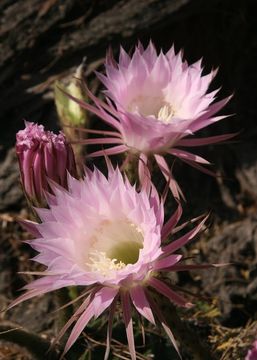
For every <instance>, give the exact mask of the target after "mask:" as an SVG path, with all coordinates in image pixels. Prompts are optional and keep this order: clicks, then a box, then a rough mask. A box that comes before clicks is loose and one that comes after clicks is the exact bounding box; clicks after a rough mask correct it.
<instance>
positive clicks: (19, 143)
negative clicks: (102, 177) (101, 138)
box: [16, 121, 77, 206]
mask: <svg viewBox="0 0 257 360" xmlns="http://www.w3.org/2000/svg"><path fill="white" fill-rule="evenodd" d="M16 153H17V157H18V161H19V166H20V173H21V181H22V185H23V188H24V191H25V193H26V195H27V197H28V199H29V201H30V202H31V203H32V204H33V205H36V206H42V205H43V204H44V203H45V191H50V186H49V180H53V181H55V182H56V183H57V184H59V185H61V186H62V187H64V188H67V171H68V172H69V173H70V174H71V175H73V176H74V177H76V176H77V175H76V174H77V172H76V164H75V158H74V154H73V150H72V147H71V145H70V144H68V142H67V141H66V138H65V135H64V134H63V133H61V132H60V133H59V134H58V135H56V134H54V133H53V132H51V131H45V130H44V126H43V125H37V124H34V123H32V122H27V121H26V122H25V129H24V130H20V131H19V132H18V133H17V134H16Z"/></svg>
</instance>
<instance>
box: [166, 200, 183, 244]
mask: <svg viewBox="0 0 257 360" xmlns="http://www.w3.org/2000/svg"><path fill="white" fill-rule="evenodd" d="M182 211H183V210H182V206H181V205H180V204H179V205H178V207H177V210H176V211H175V213H174V214H173V215H172V216H171V217H170V218H169V220H168V221H167V222H166V223H165V224H164V226H163V228H162V234H161V236H162V240H165V239H166V238H167V237H168V236H169V235H170V233H171V232H172V230H173V228H174V227H175V226H176V225H177V223H178V222H179V220H180V218H181V216H182Z"/></svg>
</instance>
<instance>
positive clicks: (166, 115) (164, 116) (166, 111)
mask: <svg viewBox="0 0 257 360" xmlns="http://www.w3.org/2000/svg"><path fill="white" fill-rule="evenodd" d="M174 114H175V111H174V110H173V108H172V106H171V105H170V104H167V105H164V106H162V107H161V108H160V110H159V112H158V120H161V121H162V122H164V123H165V124H168V123H170V121H171V119H172V117H173V116H174Z"/></svg>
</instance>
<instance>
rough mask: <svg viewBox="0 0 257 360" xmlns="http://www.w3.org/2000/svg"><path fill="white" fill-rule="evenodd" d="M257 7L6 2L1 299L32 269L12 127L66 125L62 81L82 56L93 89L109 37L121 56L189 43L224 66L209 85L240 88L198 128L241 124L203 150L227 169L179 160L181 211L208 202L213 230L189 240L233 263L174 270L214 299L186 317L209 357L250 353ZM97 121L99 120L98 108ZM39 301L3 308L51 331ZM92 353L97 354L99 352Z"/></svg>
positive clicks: (163, 0)
mask: <svg viewBox="0 0 257 360" xmlns="http://www.w3.org/2000/svg"><path fill="white" fill-rule="evenodd" d="M256 14H257V6H256V0H208V1H206V0H116V1H115V0H109V1H104V0H44V1H43V0H18V1H17V0H16V1H15V0H1V1H0V92H1V96H0V110H1V111H0V212H1V214H0V215H1V217H0V232H1V236H0V295H1V297H0V299H1V301H2V302H3V304H5V303H8V301H9V300H10V299H11V298H13V297H14V296H16V295H17V293H15V291H16V290H17V288H18V285H20V286H21V285H23V284H24V276H23V277H22V276H20V277H19V276H18V275H15V276H14V274H16V271H17V270H20V268H21V267H22V268H24V267H25V268H26V266H27V265H26V264H27V263H26V261H27V260H28V258H29V254H27V255H26V248H25V247H22V252H21V247H20V244H19V241H18V240H19V239H20V238H22V236H23V235H21V233H20V231H21V230H20V229H19V227H18V225H17V224H16V221H15V219H16V216H18V215H22V214H23V213H24V211H25V210H24V209H25V200H24V196H23V194H22V191H21V188H20V185H19V172H18V164H17V160H16V157H15V153H14V149H13V147H14V144H15V134H16V132H17V131H18V130H19V129H21V128H23V127H24V124H23V120H24V119H26V120H28V121H33V122H38V123H41V124H43V125H45V126H46V128H47V129H49V130H57V129H59V126H60V125H59V122H58V116H57V112H56V108H55V104H54V92H53V89H54V84H55V82H56V81H57V80H59V81H65V80H67V79H69V78H70V77H71V76H72V75H73V74H74V71H75V70H76V68H77V67H78V66H79V65H80V64H81V62H82V60H83V59H85V58H86V66H85V71H84V78H85V80H86V82H87V84H88V86H89V88H90V89H91V90H92V91H93V92H94V93H95V94H99V93H100V91H101V89H102V87H101V84H100V83H99V81H98V80H97V79H96V77H95V74H94V71H95V70H98V71H102V69H103V61H104V57H105V54H106V51H107V50H108V48H109V47H111V48H112V49H113V51H114V55H117V54H118V51H119V47H120V45H122V46H123V47H124V48H125V49H126V50H127V51H132V50H133V48H134V46H135V44H136V43H137V41H138V40H140V41H141V42H142V43H143V44H144V45H145V46H146V45H147V44H148V42H149V40H150V39H151V40H152V41H153V42H154V44H155V45H156V47H157V49H158V50H160V49H161V48H162V49H164V51H166V50H168V49H169V48H170V47H171V45H172V44H174V45H175V49H176V51H179V50H180V49H183V50H184V56H185V59H187V60H188V62H189V63H191V62H194V61H196V60H198V59H200V58H202V57H203V64H204V65H205V69H206V72H208V71H210V69H211V68H217V67H218V68H219V72H218V75H217V77H216V79H215V81H214V83H213V85H212V86H213V88H218V87H221V91H220V95H219V98H220V99H221V98H223V97H224V96H227V95H229V94H234V95H233V98H232V100H231V101H230V103H229V104H228V105H227V106H226V108H225V110H223V111H222V113H223V114H224V113H226V114H233V116H231V117H229V118H227V119H225V120H222V121H221V122H220V123H218V124H215V125H213V126H211V127H209V128H208V129H205V130H204V131H202V132H201V133H200V135H216V134H221V133H226V132H239V135H237V137H236V139H235V141H233V142H230V143H228V144H221V145H216V146H209V147H207V148H206V147H205V148H204V149H199V151H198V153H199V154H203V152H204V155H205V157H206V158H208V159H209V160H210V161H211V162H212V163H213V164H214V165H213V168H214V169H215V170H216V171H217V173H218V174H220V175H222V176H220V177H217V178H211V177H209V176H207V175H204V174H201V173H199V172H198V171H197V170H194V169H191V168H189V167H187V166H186V165H183V166H182V165H181V164H180V163H178V164H176V167H175V174H176V176H177V179H178V180H179V181H180V183H181V184H182V188H183V189H184V190H185V192H186V193H187V205H186V206H185V216H186V217H187V218H191V217H193V216H197V215H199V214H201V213H203V212H205V211H208V210H211V211H212V216H211V222H212V224H210V227H209V230H208V231H207V232H206V233H205V234H203V235H202V236H201V238H200V239H199V240H198V242H195V243H194V244H193V245H192V248H191V249H190V250H189V255H194V256H197V257H198V259H199V261H204V262H213V263H217V262H231V263H233V265H232V266H230V267H229V268H226V269H225V270H224V269H222V270H217V271H211V272H208V273H204V274H193V275H192V274H190V275H189V274H183V275H181V276H180V277H179V278H178V279H177V280H176V281H178V284H179V285H180V286H188V289H191V290H195V291H196V292H198V293H201V294H202V295H203V296H206V297H207V298H208V299H209V300H208V301H209V302H208V305H206V303H204V304H203V303H201V301H200V302H199V304H198V307H199V308H198V307H197V308H196V310H195V312H193V313H191V314H189V315H187V316H185V315H183V316H185V321H186V322H187V325H188V326H191V327H192V328H193V329H196V330H197V331H199V336H203V338H204V339H205V340H204V341H206V342H208V345H209V346H210V348H211V349H212V351H213V359H223V360H224V359H227V360H233V359H235V360H238V359H244V356H245V354H246V351H247V348H248V347H249V346H250V345H249V344H251V342H252V341H253V339H254V337H255V336H256V333H257V332H256V330H257V325H256V308H257V307H256V306H257V276H256V275H257V268H256V265H257V215H256V208H257V207H256V204H257V16H256ZM92 124H93V125H92V126H99V125H98V124H97V119H94V118H93V117H92ZM206 153H207V155H206ZM25 212H26V211H25ZM24 251H25V253H24ZM21 264H22V265H21ZM28 266H29V265H28ZM25 280H27V278H26V279H25ZM210 299H211V300H210ZM35 301H36V305H35V304H34V306H33V305H31V306H32V310H31V311H30V312H29V311H28V310H26V311H25V310H24V309H25V308H26V306H27V304H25V305H22V307H21V308H20V310H15V311H14V312H13V313H12V314H11V315H10V314H9V313H8V314H5V315H0V324H1V321H6V320H8V321H12V322H14V323H18V324H22V325H23V326H26V327H27V328H28V329H29V330H30V331H32V332H33V333H36V334H47V333H49V331H50V335H51V334H52V333H54V331H53V325H52V322H51V321H50V323H49V322H47V320H46V319H44V320H43V318H44V316H45V313H48V311H49V309H50V308H51V306H52V305H49V302H50V300H49V299H48V298H47V297H46V299H45V300H42V299H41V305H40V306H39V305H38V304H39V303H40V302H39V300H35ZM42 304H43V305H42ZM30 308H31V307H30ZM197 311H198V312H199V314H200V315H199V314H198V316H196V313H197ZM212 311H213V312H212ZM31 317H32V318H36V319H37V320H36V321H33V320H31ZM37 317H38V318H37ZM1 319H2V320H1ZM29 319H30V320H29ZM38 319H39V320H40V321H41V326H40V324H39V323H40V321H38ZM199 319H200V320H199ZM49 329H51V330H49ZM0 330H1V329H0ZM51 331H52V332H51ZM149 336H150V335H149ZM148 341H149V339H148ZM154 341H155V342H156V341H157V340H156V339H155V340H153V344H155V345H154V346H155V347H156V348H155V350H151V349H150V347H149V349H150V350H149V349H148V350H149V351H150V352H149V354H150V353H151V351H152V352H153V353H152V355H153V357H154V359H159V358H160V357H158V356H160V354H159V355H158V351H159V350H160V349H162V346H164V345H163V344H164V343H162V342H160V341H164V340H158V341H159V343H158V341H157V343H155V342H154ZM1 344H2V343H1V341H0V359H9V358H10V359H16V358H18V357H17V356H18V355H17V354H20V350H17V351H18V352H16V353H15V354H16V355H14V357H11V356H13V355H12V354H11V353H8V351H9V350H6V353H5V355H3V357H1V351H2V352H3V350H1V349H3V348H4V346H3V345H2V348H1ZM156 344H157V345H156ZM158 344H159V345H158ZM165 344H166V343H165ZM165 346H166V347H167V346H168V345H165ZM156 349H157V350H156ZM158 349H159V350H158ZM148 350H147V351H148ZM140 351H141V350H140ZM144 351H146V350H144V349H143V350H142V353H144ZM147 351H146V352H147ZM169 351H171V350H170V349H168V352H167V355H165V356H167V357H166V358H167V359H168V358H169V359H170V357H169V356H170V355H169V354H171V353H170V352H169ZM3 354H4V352H3ZM165 354H166V353H165ZM152 355H151V356H152ZM8 356H9V357H8ZM15 356H16V357H15ZM21 356H22V355H21ZM24 356H25V355H24ZM145 356H146V357H145V358H146V359H148V358H149V359H150V358H153V357H151V356H150V355H145ZM162 356H164V355H163V354H162ZM21 358H22V357H21ZM92 358H93V359H97V357H94V355H93V357H92ZM113 358H115V357H113ZM161 358H162V359H163V358H164V357H161ZM185 358H186V359H190V355H188V354H186V355H185ZM22 359H23V358H22ZM24 359H26V357H24ZM174 359H175V355H174Z"/></svg>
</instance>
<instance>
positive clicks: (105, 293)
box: [62, 287, 118, 356]
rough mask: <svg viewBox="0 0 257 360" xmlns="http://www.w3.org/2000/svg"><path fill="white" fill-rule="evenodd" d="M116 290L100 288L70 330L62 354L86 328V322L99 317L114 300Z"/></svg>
mask: <svg viewBox="0 0 257 360" xmlns="http://www.w3.org/2000/svg"><path fill="white" fill-rule="evenodd" d="M117 292H118V290H117V289H112V288H107V287H106V288H102V289H100V290H99V291H98V292H97V293H96V294H95V295H94V297H93V300H92V301H91V303H90V304H89V305H88V307H87V308H86V310H85V311H84V312H83V313H82V315H80V317H79V319H78V321H77V322H76V324H75V326H74V327H73V329H72V332H71V334H70V336H69V339H68V341H67V343H66V346H65V349H64V352H63V354H62V356H63V355H64V354H66V353H67V352H68V351H69V349H70V348H71V347H72V345H73V344H74V343H75V341H76V340H77V338H78V337H79V335H80V334H81V333H82V331H83V329H84V328H85V327H86V326H87V324H88V322H89V321H90V320H91V319H92V317H93V316H99V315H100V314H101V313H102V312H104V310H105V309H106V308H108V307H109V306H110V305H111V303H112V301H113V300H114V298H115V296H116V294H117Z"/></svg>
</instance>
